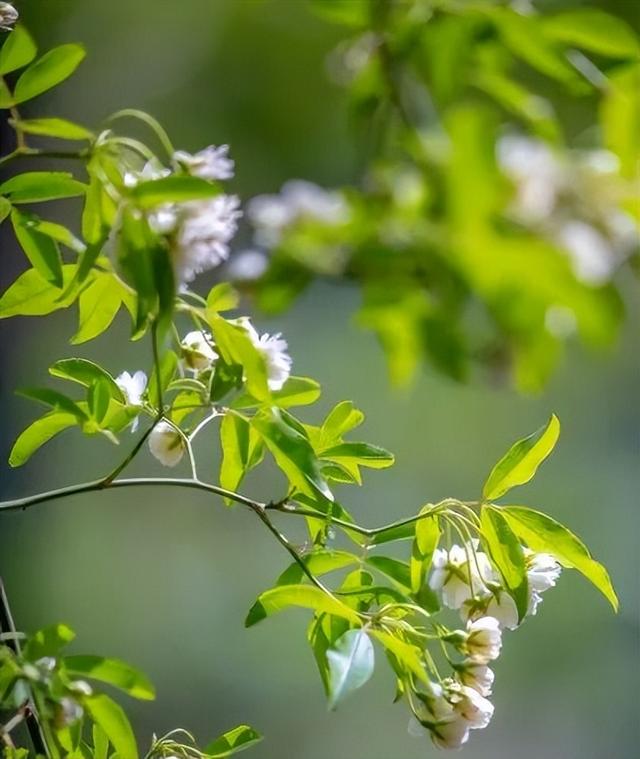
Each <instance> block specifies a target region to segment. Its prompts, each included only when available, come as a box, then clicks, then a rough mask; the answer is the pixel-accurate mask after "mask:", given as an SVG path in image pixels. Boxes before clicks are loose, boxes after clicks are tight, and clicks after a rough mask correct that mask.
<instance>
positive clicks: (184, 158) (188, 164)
mask: <svg viewBox="0 0 640 759" xmlns="http://www.w3.org/2000/svg"><path fill="white" fill-rule="evenodd" d="M173 159H174V161H177V163H179V164H181V165H182V166H184V167H185V168H186V170H187V171H188V172H189V174H192V175H193V176H194V177H201V178H202V179H231V177H232V176H233V169H234V163H233V161H232V160H231V158H229V146H228V145H220V147H216V146H215V145H209V147H208V148H205V149H204V150H201V151H200V152H199V153H195V154H193V155H192V154H191V153H187V152H186V150H177V151H176V152H175V153H174V154H173Z"/></svg>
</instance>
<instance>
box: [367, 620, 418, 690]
mask: <svg viewBox="0 0 640 759" xmlns="http://www.w3.org/2000/svg"><path fill="white" fill-rule="evenodd" d="M371 635H372V636H373V637H374V638H376V639H377V640H379V641H380V643H382V645H383V646H384V647H385V648H386V649H387V650H388V651H390V652H391V653H392V654H393V655H394V656H395V657H396V659H397V660H398V661H399V662H400V663H401V664H402V665H403V666H404V667H405V668H406V669H407V671H409V672H411V673H412V674H413V675H415V676H416V677H417V678H418V680H421V681H422V682H427V681H428V677H427V673H426V671H425V668H424V664H423V662H422V656H421V651H420V649H419V648H418V647H417V646H414V645H413V644H411V643H407V642H405V641H404V640H400V638H398V637H396V636H395V635H391V634H389V633H386V632H382V630H372V631H371Z"/></svg>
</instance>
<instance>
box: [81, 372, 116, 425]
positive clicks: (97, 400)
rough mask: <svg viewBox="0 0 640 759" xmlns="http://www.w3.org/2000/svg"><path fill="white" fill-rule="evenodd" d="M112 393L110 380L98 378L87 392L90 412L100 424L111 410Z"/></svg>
mask: <svg viewBox="0 0 640 759" xmlns="http://www.w3.org/2000/svg"><path fill="white" fill-rule="evenodd" d="M110 403H111V393H110V388H109V384H108V382H106V381H105V380H103V379H100V380H97V381H96V382H94V383H93V384H92V385H91V387H90V388H89V392H88V393H87V406H88V408H89V413H90V414H91V417H92V418H93V419H95V421H96V422H97V423H98V424H100V422H102V420H103V419H104V418H105V416H106V415H107V412H108V411H109V405H110Z"/></svg>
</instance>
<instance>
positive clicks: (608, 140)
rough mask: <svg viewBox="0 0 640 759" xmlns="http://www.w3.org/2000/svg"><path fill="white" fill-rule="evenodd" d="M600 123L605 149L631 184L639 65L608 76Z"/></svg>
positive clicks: (638, 141)
mask: <svg viewBox="0 0 640 759" xmlns="http://www.w3.org/2000/svg"><path fill="white" fill-rule="evenodd" d="M600 120H601V122H602V131H603V138H604V145H605V147H606V148H607V149H608V150H611V151H612V152H613V153H615V154H616V155H617V156H618V158H619V159H620V173H621V174H622V176H623V177H625V179H631V180H633V179H634V177H635V176H636V172H637V170H638V169H637V166H638V155H640V129H638V123H640V65H630V66H620V67H616V69H615V71H613V72H611V73H610V74H609V81H608V83H607V88H606V91H605V93H604V98H603V99H602V105H601V112H600Z"/></svg>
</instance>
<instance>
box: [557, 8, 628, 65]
mask: <svg viewBox="0 0 640 759" xmlns="http://www.w3.org/2000/svg"><path fill="white" fill-rule="evenodd" d="M542 23H543V26H544V30H545V32H546V33H547V34H548V35H549V36H550V37H552V38H553V39H556V40H559V41H560V42H564V43H567V44H569V45H576V47H581V48H584V49H585V50H589V51H590V52H592V53H598V54H599V55H607V56H612V57H613V58H638V56H639V55H640V44H639V43H638V37H637V36H636V35H635V33H634V31H633V29H632V28H631V27H630V26H629V25H628V24H627V23H626V22H625V21H623V20H622V19H621V18H618V17H616V16H613V15H611V14H610V13H606V12H605V11H603V10H600V9H598V8H574V9H571V10H567V11H561V12H560V13H554V14H553V15H552V16H549V17H547V18H544V19H543V20H542Z"/></svg>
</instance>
